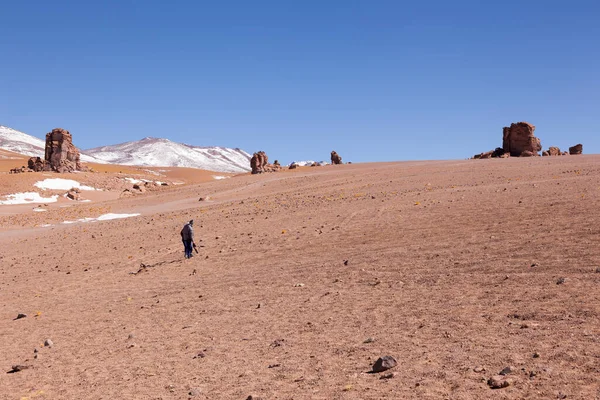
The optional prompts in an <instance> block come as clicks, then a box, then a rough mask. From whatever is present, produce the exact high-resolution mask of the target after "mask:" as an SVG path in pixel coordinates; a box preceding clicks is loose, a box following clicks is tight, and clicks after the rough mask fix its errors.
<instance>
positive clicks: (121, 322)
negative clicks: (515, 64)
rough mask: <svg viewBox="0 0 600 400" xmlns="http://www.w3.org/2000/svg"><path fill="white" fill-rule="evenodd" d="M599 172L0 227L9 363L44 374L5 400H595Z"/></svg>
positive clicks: (351, 185)
mask: <svg viewBox="0 0 600 400" xmlns="http://www.w3.org/2000/svg"><path fill="white" fill-rule="evenodd" d="M599 162H600V156H595V155H584V156H570V157H556V158H547V157H544V158H541V157H540V158H526V159H518V158H511V159H508V160H495V159H494V160H468V161H435V162H404V163H382V164H353V165H343V166H326V167H317V168H305V169H301V170H296V171H288V172H285V173H273V174H264V175H260V176H256V175H254V176H252V175H243V176H236V177H233V178H231V179H223V180H218V181H215V180H212V181H209V182H205V183H198V184H191V185H183V186H170V187H167V188H165V189H164V190H160V191H156V192H150V193H147V194H145V195H143V196H136V197H133V198H121V199H112V200H105V201H98V202H96V203H94V204H93V205H76V206H73V207H69V208H66V209H67V210H73V211H70V212H73V213H76V214H78V215H81V216H88V217H95V216H98V215H100V214H102V213H104V212H116V213H140V214H141V215H140V216H139V217H134V218H129V219H122V220H114V221H106V222H95V223H80V224H74V225H62V224H60V223H59V222H60V221H61V220H63V218H66V217H67V215H63V214H60V215H59V214H56V215H54V213H61V212H64V211H62V210H65V209H64V208H63V209H61V208H56V209H52V210H49V211H48V212H47V213H35V214H45V215H43V216H40V215H34V213H32V212H30V210H28V211H27V212H23V213H17V214H13V215H11V216H5V217H2V218H3V219H1V228H0V249H1V252H0V321H1V323H0V338H2V340H1V341H0V354H1V357H0V366H1V368H2V369H3V371H4V372H8V371H9V370H11V367H12V366H13V365H17V364H20V365H25V366H29V367H30V368H27V369H24V370H22V371H20V372H15V373H4V372H3V373H0V398H2V399H25V398H26V399H187V398H193V399H246V398H247V397H248V396H249V395H253V396H256V397H260V398H262V399H381V398H388V399H555V398H569V399H594V398H600V378H599V377H600V375H599V373H600V319H599V318H600V306H599V304H600V303H599V300H600V290H599V289H600V273H599V271H600V268H599V267H600V247H599V246H598V243H599V234H600V224H599V221H598V209H599V206H600V163H599ZM116 173H118V172H110V173H109V172H107V173H106V174H107V175H110V174H116ZM97 175H100V174H97ZM8 179H9V176H8V175H0V182H2V185H3V186H2V187H4V184H5V182H9V181H8ZM15 185H17V184H15ZM17 186H18V185H17ZM200 197H203V198H205V200H204V201H199V198H200ZM207 197H208V198H207ZM0 207H2V206H0ZM69 217H70V216H69ZM40 218H44V221H40ZM190 218H194V220H195V221H196V224H195V227H196V235H197V238H198V240H197V241H198V243H199V244H201V245H202V246H203V247H201V248H200V254H197V255H196V257H194V258H192V259H190V260H185V259H184V258H183V248H182V247H183V246H182V245H181V242H180V239H179V231H180V229H181V227H182V226H183V223H184V222H185V221H186V220H188V219H190ZM41 222H44V223H48V224H53V226H51V227H47V228H40V227H36V226H37V225H40V223H41ZM142 264H143V265H145V266H146V267H144V268H141V267H140V266H141V265H142ZM134 273H135V274H134ZM18 313H25V314H27V317H26V318H21V319H17V320H14V319H15V318H16V316H17V315H18ZM368 338H372V339H373V340H367V339H368ZM46 339H51V340H52V342H53V345H52V346H51V347H47V346H46V347H45V346H44V341H45V340H46ZM34 350H35V351H37V352H35V353H34ZM384 355H391V356H393V357H395V358H396V359H397V361H398V366H397V367H396V368H394V369H393V370H391V371H394V372H395V373H396V375H395V376H393V377H392V378H391V379H380V377H381V375H382V374H371V373H369V371H370V369H371V365H372V364H373V362H374V361H375V360H376V359H377V358H378V357H380V356H384ZM507 366H512V367H513V372H511V373H510V374H508V375H507V376H506V378H507V380H508V381H509V382H510V386H509V387H507V388H504V389H497V390H493V389H490V388H489V387H488V385H487V384H486V381H487V379H488V378H490V377H491V376H493V375H497V374H498V372H499V371H501V370H502V369H504V368H505V367H507ZM564 396H567V397H564ZM256 397H255V398H256Z"/></svg>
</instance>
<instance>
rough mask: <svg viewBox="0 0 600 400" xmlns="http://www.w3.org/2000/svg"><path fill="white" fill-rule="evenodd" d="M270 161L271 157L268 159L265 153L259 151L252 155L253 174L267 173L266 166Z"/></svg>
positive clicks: (251, 166)
mask: <svg viewBox="0 0 600 400" xmlns="http://www.w3.org/2000/svg"><path fill="white" fill-rule="evenodd" d="M268 161H269V157H267V153H265V152H264V151H259V152H257V153H254V154H253V155H252V158H251V159H250V168H252V173H253V174H262V173H263V172H265V166H266V165H267V163H268Z"/></svg>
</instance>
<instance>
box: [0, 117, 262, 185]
mask: <svg viewBox="0 0 600 400" xmlns="http://www.w3.org/2000/svg"><path fill="white" fill-rule="evenodd" d="M75 144H76V143H75ZM45 145H46V143H45V141H44V140H42V139H39V138H36V137H34V136H31V135H28V134H26V133H23V132H20V131H17V130H15V129H12V128H9V127H6V126H2V125H0V149H5V150H8V151H11V152H14V153H19V154H23V155H27V156H30V157H44V153H45ZM80 151H81V161H83V162H95V163H102V164H105V163H110V164H122V165H139V166H150V167H188V168H199V169H205V170H209V171H215V172H233V173H235V172H246V171H249V170H250V158H251V156H250V154H248V153H246V152H245V151H244V150H241V149H238V148H235V149H231V148H227V147H200V146H192V145H189V144H183V143H177V142H172V141H171V140H169V139H165V138H156V137H151V136H148V137H145V138H143V139H142V140H139V141H134V142H126V143H121V144H116V145H110V146H101V147H96V148H94V149H89V150H80Z"/></svg>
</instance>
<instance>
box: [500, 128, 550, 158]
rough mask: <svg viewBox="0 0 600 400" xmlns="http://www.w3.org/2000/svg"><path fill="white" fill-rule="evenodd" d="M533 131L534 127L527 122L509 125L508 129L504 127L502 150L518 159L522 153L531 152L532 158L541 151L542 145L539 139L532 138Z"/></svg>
mask: <svg viewBox="0 0 600 400" xmlns="http://www.w3.org/2000/svg"><path fill="white" fill-rule="evenodd" d="M534 131H535V126H533V125H531V124H530V123H527V122H517V123H515V124H511V125H510V127H504V128H503V137H502V148H503V149H504V151H505V152H507V153H510V155H511V156H514V157H519V156H521V155H522V154H523V153H524V152H531V153H532V155H534V156H535V155H538V152H539V151H541V150H542V143H541V142H540V139H539V138H537V137H535V136H534V134H533V132H534ZM525 154H527V155H529V154H528V153H525Z"/></svg>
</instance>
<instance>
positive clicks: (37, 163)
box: [27, 157, 46, 172]
mask: <svg viewBox="0 0 600 400" xmlns="http://www.w3.org/2000/svg"><path fill="white" fill-rule="evenodd" d="M45 166H46V163H45V162H44V160H42V159H41V158H40V157H31V158H30V159H29V160H28V161H27V167H29V169H30V170H32V171H35V172H40V171H43V170H44V168H45Z"/></svg>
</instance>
